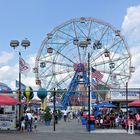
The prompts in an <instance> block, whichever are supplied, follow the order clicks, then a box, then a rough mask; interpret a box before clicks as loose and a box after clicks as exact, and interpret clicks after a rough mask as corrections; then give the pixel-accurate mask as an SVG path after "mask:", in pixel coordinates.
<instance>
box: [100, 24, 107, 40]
mask: <svg viewBox="0 0 140 140" xmlns="http://www.w3.org/2000/svg"><path fill="white" fill-rule="evenodd" d="M108 29H109V27H107V28H106V29H105V31H104V32H103V33H102V35H101V36H100V38H99V41H101V40H102V38H103V37H104V35H105V34H106V32H107V30H108Z"/></svg>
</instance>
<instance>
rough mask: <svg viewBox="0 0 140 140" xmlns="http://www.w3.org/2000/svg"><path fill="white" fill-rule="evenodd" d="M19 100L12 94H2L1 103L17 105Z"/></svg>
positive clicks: (0, 96)
mask: <svg viewBox="0 0 140 140" xmlns="http://www.w3.org/2000/svg"><path fill="white" fill-rule="evenodd" d="M17 104H19V102H18V101H17V100H16V99H14V98H13V97H11V96H7V95H0V105H17Z"/></svg>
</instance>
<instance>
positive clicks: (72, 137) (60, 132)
mask: <svg viewBox="0 0 140 140" xmlns="http://www.w3.org/2000/svg"><path fill="white" fill-rule="evenodd" d="M99 131H102V130H95V131H94V132H99ZM104 131H105V130H104ZM121 132H122V131H121ZM93 139H94V140H109V139H110V140H118V139H119V140H132V139H133V140H139V139H140V134H135V135H128V134H127V133H117V134H116V133H110V134H109V133H105V132H104V133H103V132H102V133H100V134H99V133H89V132H87V131H86V128H85V126H82V125H81V124H78V122H77V121H76V120H72V121H70V122H66V123H65V122H63V120H62V121H61V122H59V123H58V124H57V125H56V131H55V132H54V131H53V126H45V125H40V126H38V131H37V133H36V132H35V131H33V132H32V133H27V132H26V133H23V132H22V133H21V132H11V131H9V132H2V131H1V132H0V140H93Z"/></svg>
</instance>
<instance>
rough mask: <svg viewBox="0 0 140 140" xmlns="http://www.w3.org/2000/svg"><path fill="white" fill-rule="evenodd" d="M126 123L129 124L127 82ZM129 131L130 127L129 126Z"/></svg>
mask: <svg viewBox="0 0 140 140" xmlns="http://www.w3.org/2000/svg"><path fill="white" fill-rule="evenodd" d="M126 123H127V124H128V82H126ZM127 131H128V126H127Z"/></svg>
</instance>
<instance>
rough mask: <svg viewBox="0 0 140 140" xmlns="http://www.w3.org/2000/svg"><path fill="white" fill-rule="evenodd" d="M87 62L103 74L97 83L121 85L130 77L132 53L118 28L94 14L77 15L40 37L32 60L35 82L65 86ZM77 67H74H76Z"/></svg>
mask: <svg viewBox="0 0 140 140" xmlns="http://www.w3.org/2000/svg"><path fill="white" fill-rule="evenodd" d="M88 54H90V66H91V67H93V68H94V69H96V70H97V71H99V72H100V73H101V74H102V75H103V78H102V80H101V81H100V82H99V83H100V84H103V85H106V86H110V87H112V88H114V87H123V86H124V85H125V83H126V82H127V81H128V80H129V79H130V77H131V70H130V67H131V55H130V52H129V49H128V46H127V44H126V42H125V40H124V38H123V36H122V35H121V33H120V31H119V30H116V29H115V28H114V27H112V26H111V25H110V24H108V23H106V22H103V21H101V20H97V19H94V18H84V17H81V18H76V19H72V20H69V21H67V22H65V23H63V24H61V25H60V26H57V27H56V28H54V29H53V30H52V31H51V32H50V33H48V34H47V36H46V37H45V39H44V40H43V42H42V44H41V46H40V48H39V51H38V54H37V57H36V62H35V68H34V73H35V77H36V84H38V85H39V86H41V87H45V88H47V89H48V90H52V89H53V88H56V87H57V88H61V89H68V87H69V85H70V83H71V81H72V79H73V77H74V75H75V72H76V71H77V70H76V68H77V67H80V69H82V70H79V71H78V72H79V73H81V72H83V71H84V72H86V73H87V70H88V68H87V66H88ZM75 67H76V68H75Z"/></svg>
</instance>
